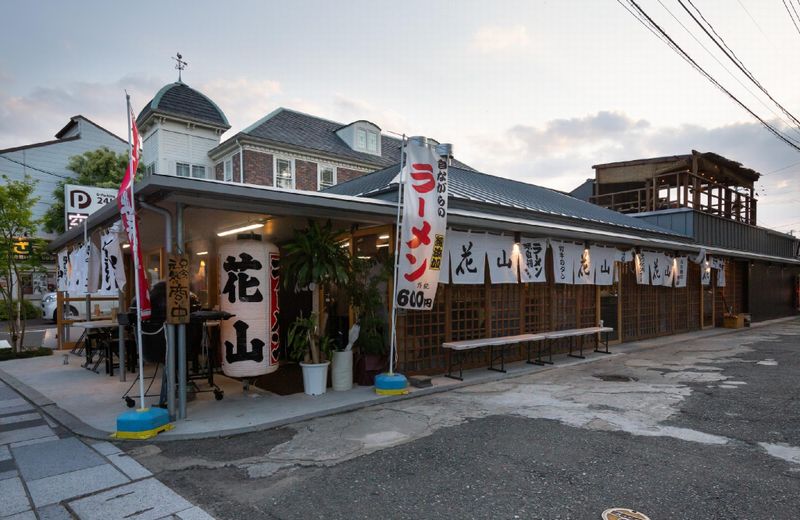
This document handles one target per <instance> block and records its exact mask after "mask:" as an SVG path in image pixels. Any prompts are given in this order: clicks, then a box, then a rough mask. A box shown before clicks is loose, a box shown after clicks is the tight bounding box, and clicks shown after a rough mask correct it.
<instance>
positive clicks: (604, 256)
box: [591, 246, 618, 285]
mask: <svg viewBox="0 0 800 520" xmlns="http://www.w3.org/2000/svg"><path fill="white" fill-rule="evenodd" d="M591 253H592V268H593V269H594V283H595V284H597V285H612V284H613V283H614V263H615V261H616V259H617V256H618V255H617V249H616V248H615V247H601V246H594V247H592V248H591Z"/></svg>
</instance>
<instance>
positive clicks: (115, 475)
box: [28, 464, 163, 516]
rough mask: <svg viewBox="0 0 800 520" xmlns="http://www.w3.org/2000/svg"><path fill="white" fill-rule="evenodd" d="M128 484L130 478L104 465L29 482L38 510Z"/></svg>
mask: <svg viewBox="0 0 800 520" xmlns="http://www.w3.org/2000/svg"><path fill="white" fill-rule="evenodd" d="M127 482H128V478H127V477H126V476H125V475H123V474H122V473H120V472H119V471H118V470H117V469H116V468H114V466H112V465H111V464H103V465H102V466H94V467H91V468H85V469H79V470H78V471H72V472H70V473H62V474H60V475H54V476H52V477H45V478H42V479H39V480H31V481H28V490H29V491H30V493H31V498H32V499H33V503H34V505H35V506H36V507H37V508H38V507H41V506H46V505H50V504H57V503H58V502H61V501H62V500H65V499H68V498H73V497H77V496H81V495H85V494H87V493H94V492H96V491H100V490H101V489H106V488H109V487H112V486H118V485H120V484H125V483H127ZM162 516H163V515H162Z"/></svg>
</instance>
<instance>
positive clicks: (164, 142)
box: [136, 81, 231, 179]
mask: <svg viewBox="0 0 800 520" xmlns="http://www.w3.org/2000/svg"><path fill="white" fill-rule="evenodd" d="M136 125H137V126H138V128H139V133H140V135H141V138H142V160H141V162H142V164H143V165H144V168H145V173H146V174H149V175H152V174H154V173H157V174H160V175H177V176H179V177H193V178H197V179H207V178H212V177H213V168H214V165H213V163H212V162H211V159H210V158H209V156H208V152H209V151H210V150H211V149H213V148H215V147H216V146H217V145H219V141H220V136H221V135H222V134H223V133H224V132H225V131H226V130H228V129H229V128H230V127H231V125H229V124H228V119H227V118H226V117H225V114H224V113H223V112H222V110H220V109H219V107H218V106H217V105H216V104H215V103H214V102H213V101H211V100H210V99H209V98H208V97H206V96H205V95H203V94H201V93H200V92H198V91H197V90H194V89H193V88H191V87H189V86H188V85H186V84H185V83H183V82H182V81H177V82H175V83H170V84H168V85H165V86H164V87H162V88H161V90H159V91H158V93H157V94H156V95H155V97H154V98H153V99H152V100H151V101H150V102H149V103H148V104H147V105H145V107H144V108H143V109H142V111H141V112H140V113H139V116H138V117H137V118H136Z"/></svg>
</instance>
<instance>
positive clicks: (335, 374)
mask: <svg viewBox="0 0 800 520" xmlns="http://www.w3.org/2000/svg"><path fill="white" fill-rule="evenodd" d="M331 380H332V383H333V385H332V386H333V389H334V390H336V391H337V392H342V391H345V390H350V389H351V388H353V351H352V350H341V351H336V352H334V353H333V361H332V363H331Z"/></svg>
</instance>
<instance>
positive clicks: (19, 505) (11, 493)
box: [0, 478, 31, 516]
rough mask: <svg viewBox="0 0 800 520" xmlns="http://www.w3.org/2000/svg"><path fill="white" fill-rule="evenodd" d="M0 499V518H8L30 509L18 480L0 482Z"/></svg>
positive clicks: (11, 479) (20, 482)
mask: <svg viewBox="0 0 800 520" xmlns="http://www.w3.org/2000/svg"><path fill="white" fill-rule="evenodd" d="M0 497H2V500H0V516H10V515H13V514H16V513H21V512H23V511H27V510H29V509H30V508H31V505H30V503H29V502H28V497H27V495H26V494H25V488H24V487H23V486H22V480H20V479H19V478H10V479H6V480H0Z"/></svg>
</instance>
